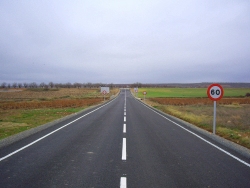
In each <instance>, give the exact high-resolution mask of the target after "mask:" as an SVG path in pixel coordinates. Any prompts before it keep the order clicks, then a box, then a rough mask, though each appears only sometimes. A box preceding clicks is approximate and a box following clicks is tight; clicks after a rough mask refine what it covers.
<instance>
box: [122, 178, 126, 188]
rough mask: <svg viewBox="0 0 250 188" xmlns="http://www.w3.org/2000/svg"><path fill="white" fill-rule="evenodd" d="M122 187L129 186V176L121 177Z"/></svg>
mask: <svg viewBox="0 0 250 188" xmlns="http://www.w3.org/2000/svg"><path fill="white" fill-rule="evenodd" d="M120 188H127V178H126V177H121V181H120Z"/></svg>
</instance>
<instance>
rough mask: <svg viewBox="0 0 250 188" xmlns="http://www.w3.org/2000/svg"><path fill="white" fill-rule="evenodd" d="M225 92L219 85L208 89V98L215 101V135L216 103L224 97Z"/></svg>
mask: <svg viewBox="0 0 250 188" xmlns="http://www.w3.org/2000/svg"><path fill="white" fill-rule="evenodd" d="M223 94H224V90H223V88H222V86H221V85H219V84H212V85H210V86H209V87H208V88H207V96H208V97H209V98H210V99H211V100H212V101H214V120H213V134H215V130H216V101H218V100H220V99H221V98H222V97H223Z"/></svg>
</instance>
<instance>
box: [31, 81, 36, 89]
mask: <svg viewBox="0 0 250 188" xmlns="http://www.w3.org/2000/svg"><path fill="white" fill-rule="evenodd" d="M29 87H30V88H37V84H36V82H32V83H30V84H29Z"/></svg>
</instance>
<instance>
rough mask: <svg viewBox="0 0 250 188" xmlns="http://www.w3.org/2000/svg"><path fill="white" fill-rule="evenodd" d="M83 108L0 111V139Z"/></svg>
mask: <svg viewBox="0 0 250 188" xmlns="http://www.w3.org/2000/svg"><path fill="white" fill-rule="evenodd" d="M83 109H84V108H82V107H81V108H49V109H48V108H43V109H29V110H23V109H19V110H4V111H0V139H3V138H6V137H8V136H11V135H14V134H17V133H19V132H22V131H25V130H28V129H31V128H34V127H37V126H39V125H43V124H45V123H48V122H51V121H54V120H56V119H59V118H62V117H64V116H67V115H70V114H73V113H76V112H79V111H80V110H83Z"/></svg>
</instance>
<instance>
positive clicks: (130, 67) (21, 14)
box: [0, 0, 250, 83]
mask: <svg viewBox="0 0 250 188" xmlns="http://www.w3.org/2000/svg"><path fill="white" fill-rule="evenodd" d="M50 81H53V82H55V83H66V82H72V83H74V82H80V83H86V82H92V83H97V82H101V83H135V82H141V83H192V82H250V1H249V0H202V1H201V0H174V1H173V0H171V1H170V0H124V1H122V0H120V1H118V0H70V1H68V0H65V1H64V0H42V1H32V0H21V1H16V0H1V1H0V83H2V82H7V83H13V82H20V83H23V82H37V83H40V82H47V83H48V82H50Z"/></svg>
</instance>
